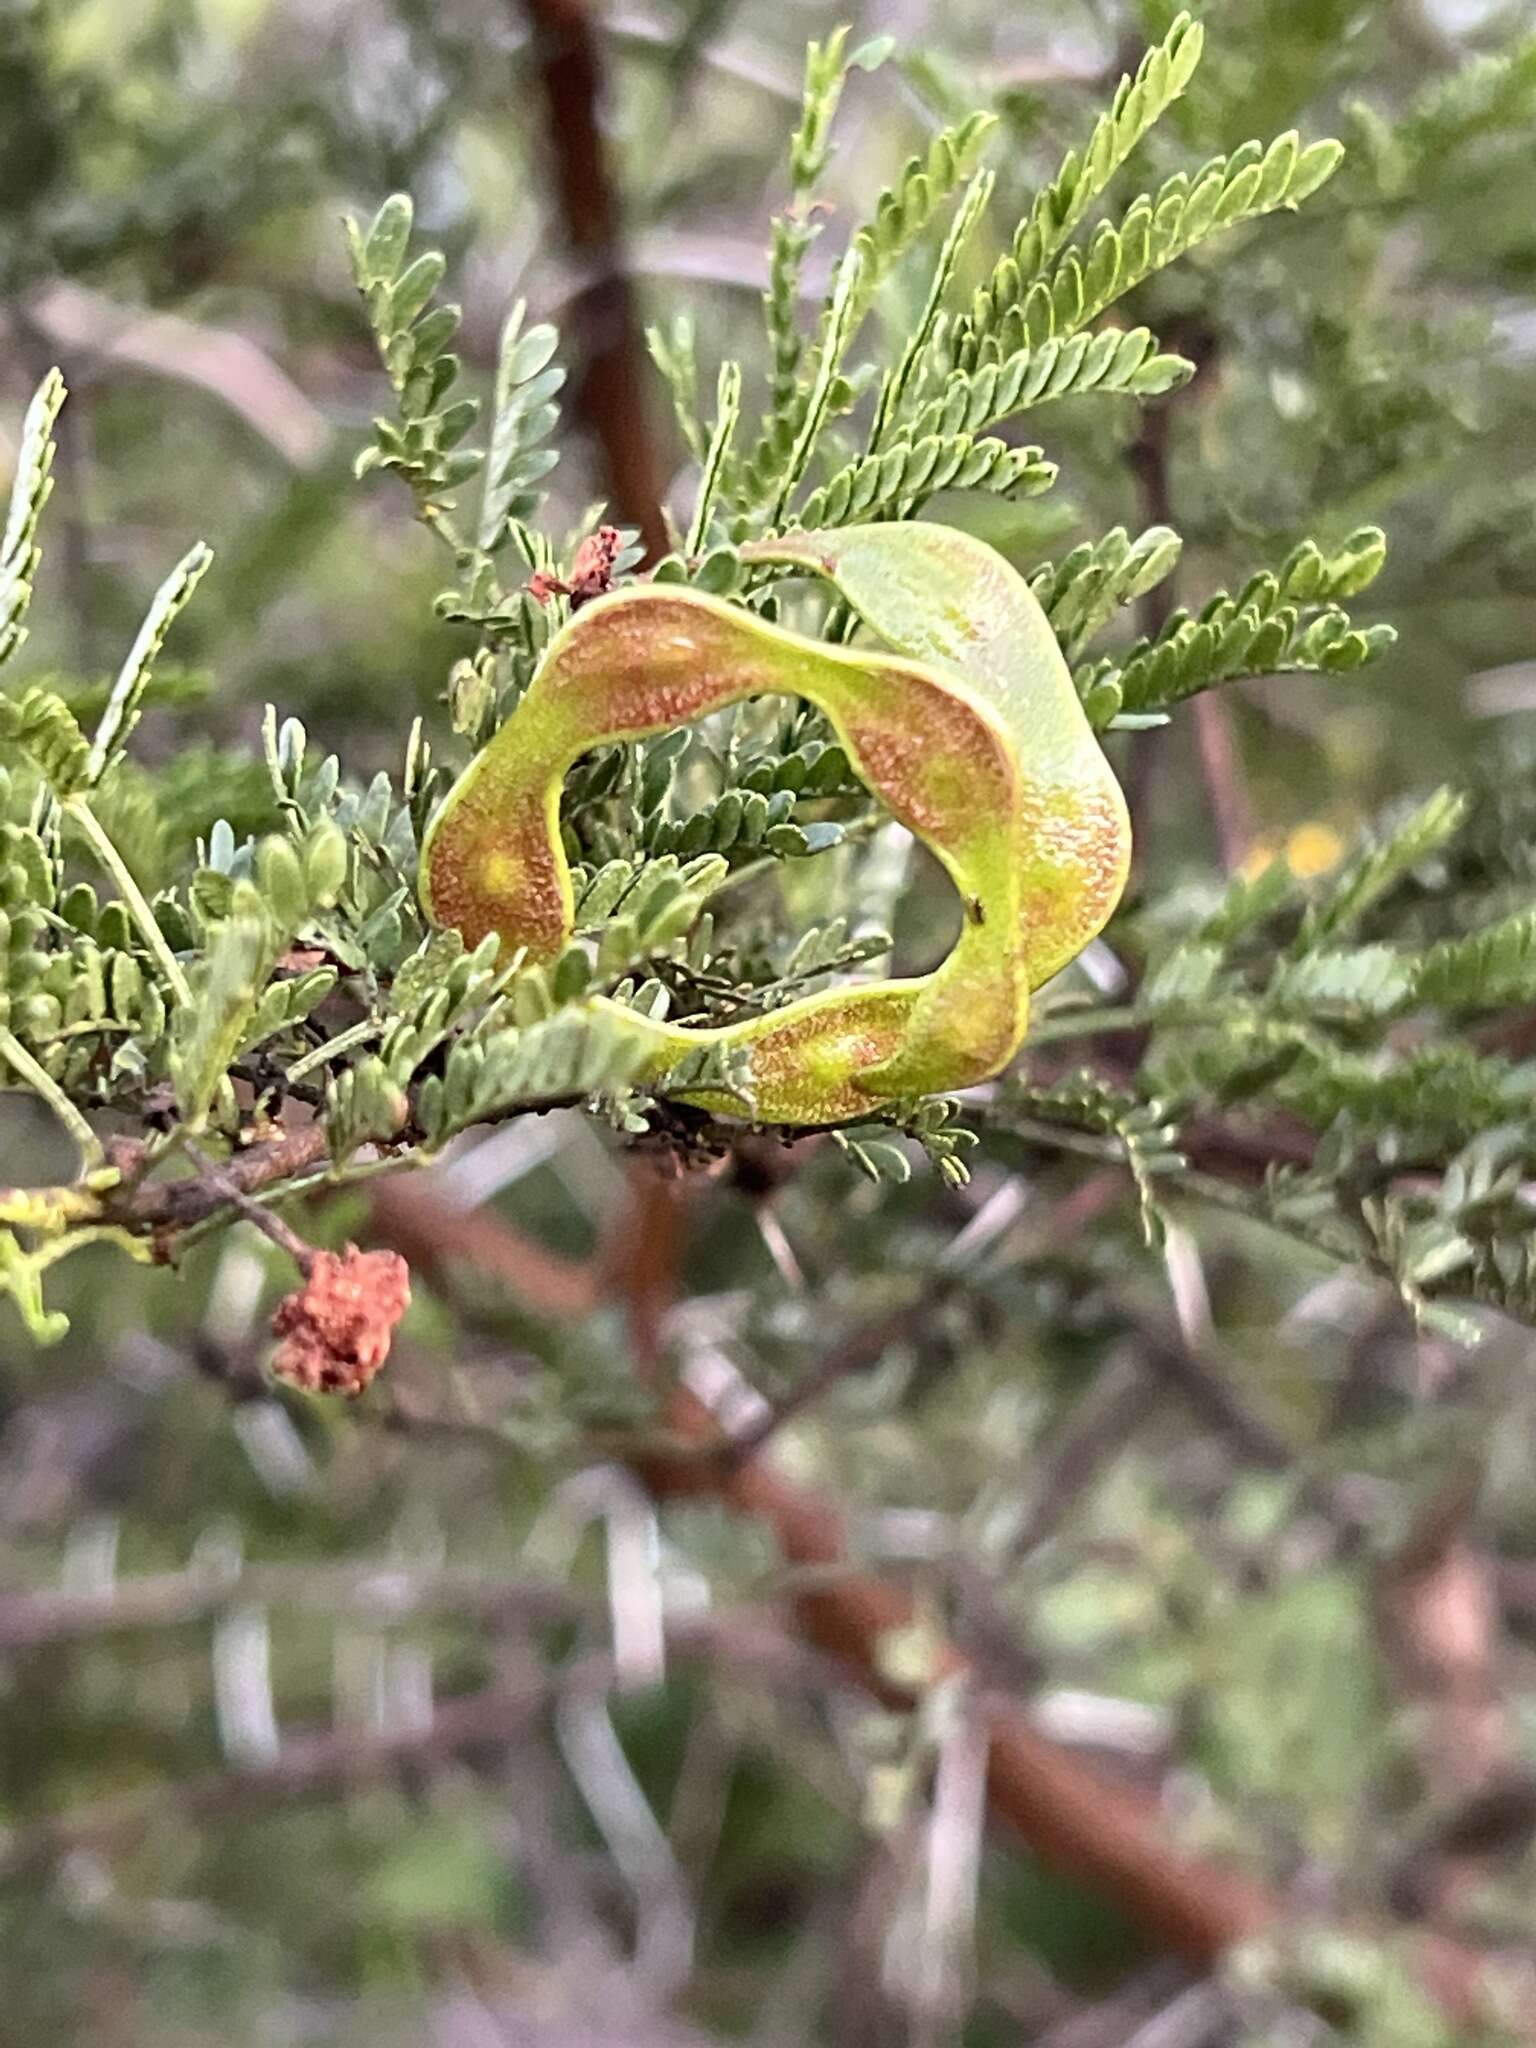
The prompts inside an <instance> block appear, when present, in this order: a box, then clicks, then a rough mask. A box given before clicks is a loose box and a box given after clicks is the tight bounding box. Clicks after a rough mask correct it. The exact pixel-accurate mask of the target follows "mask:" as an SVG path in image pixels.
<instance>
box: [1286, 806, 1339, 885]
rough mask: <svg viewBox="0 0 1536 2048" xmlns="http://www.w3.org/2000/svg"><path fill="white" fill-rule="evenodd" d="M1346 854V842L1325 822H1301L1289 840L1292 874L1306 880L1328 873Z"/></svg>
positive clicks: (1288, 852) (1287, 855)
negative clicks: (1303, 823)
mask: <svg viewBox="0 0 1536 2048" xmlns="http://www.w3.org/2000/svg"><path fill="white" fill-rule="evenodd" d="M1343 853H1344V841H1343V840H1342V839H1341V838H1340V837H1339V835H1338V833H1337V832H1335V831H1334V829H1333V827H1332V826H1331V825H1321V824H1318V823H1317V822H1316V821H1315V820H1314V821H1312V822H1310V823H1308V824H1305V825H1298V826H1297V827H1296V830H1295V831H1294V832H1293V833H1292V834H1291V836H1290V838H1289V839H1287V840H1286V842H1285V858H1286V860H1287V862H1288V863H1289V866H1290V870H1291V873H1292V874H1293V875H1296V876H1298V877H1299V878H1300V879H1301V880H1302V881H1306V880H1307V879H1308V878H1309V877H1310V876H1312V875H1324V874H1326V873H1327V872H1328V870H1329V868H1333V867H1337V866H1338V864H1339V861H1340V859H1341V858H1342V856H1343Z"/></svg>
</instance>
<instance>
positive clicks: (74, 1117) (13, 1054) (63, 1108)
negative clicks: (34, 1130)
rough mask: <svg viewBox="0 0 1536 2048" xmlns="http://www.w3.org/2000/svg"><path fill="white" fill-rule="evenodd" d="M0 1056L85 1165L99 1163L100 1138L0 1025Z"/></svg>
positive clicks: (55, 1084) (59, 1088)
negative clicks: (76, 1148) (36, 1097)
mask: <svg viewBox="0 0 1536 2048" xmlns="http://www.w3.org/2000/svg"><path fill="white" fill-rule="evenodd" d="M0 1060H4V1061H5V1063H6V1065H7V1066H9V1067H10V1068H11V1069H12V1070H13V1071H14V1072H15V1073H17V1074H19V1075H20V1076H21V1078H22V1080H23V1081H25V1082H26V1084H27V1086H28V1087H29V1088H30V1089H32V1091H33V1093H34V1094H36V1095H40V1096H41V1097H42V1099H43V1101H44V1102H46V1103H47V1105H48V1107H49V1108H50V1109H51V1110H52V1111H53V1113H54V1115H55V1116H56V1117H57V1118H58V1120H59V1122H60V1123H61V1124H63V1126H64V1128H65V1129H66V1130H67V1131H68V1132H69V1135H70V1136H71V1137H72V1138H73V1139H74V1141H75V1143H76V1144H77V1145H78V1146H79V1147H80V1150H81V1152H82V1153H83V1154H84V1157H85V1163H86V1165H87V1166H100V1164H101V1162H102V1159H103V1157H104V1156H105V1155H104V1154H103V1152H102V1149H101V1140H100V1139H99V1138H98V1137H97V1135H96V1133H95V1132H94V1131H93V1130H92V1129H91V1127H90V1125H89V1124H88V1123H87V1122H86V1120H85V1118H84V1117H83V1116H82V1115H81V1114H80V1112H79V1110H78V1109H76V1107H75V1105H74V1104H73V1103H72V1102H71V1101H70V1099H69V1097H68V1096H67V1095H66V1094H65V1093H64V1091H63V1089H62V1088H61V1087H60V1086H59V1084H58V1082H57V1081H55V1080H54V1078H53V1076H52V1075H51V1074H50V1073H48V1072H47V1070H46V1069H45V1068H43V1067H40V1066H39V1065H38V1063H37V1061H36V1060H35V1059H33V1057H32V1055H31V1053H29V1052H28V1051H27V1049H26V1047H25V1046H24V1045H23V1044H22V1043H21V1042H20V1040H19V1039H17V1038H15V1037H14V1036H13V1035H12V1034H11V1032H9V1031H7V1030H6V1028H5V1027H4V1025H0Z"/></svg>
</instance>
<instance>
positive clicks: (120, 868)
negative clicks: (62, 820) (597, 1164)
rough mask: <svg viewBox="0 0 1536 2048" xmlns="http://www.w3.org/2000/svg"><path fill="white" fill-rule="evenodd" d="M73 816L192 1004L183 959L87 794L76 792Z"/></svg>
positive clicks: (176, 988)
mask: <svg viewBox="0 0 1536 2048" xmlns="http://www.w3.org/2000/svg"><path fill="white" fill-rule="evenodd" d="M64 808H65V810H66V811H67V812H68V813H69V815H70V817H71V818H72V819H73V820H74V822H75V823H76V824H77V825H78V826H79V827H80V830H81V831H82V832H83V833H84V834H85V836H86V838H87V839H88V840H89V841H90V843H91V850H92V852H93V853H94V854H95V855H96V858H97V859H98V860H99V861H100V862H101V864H102V866H103V867H104V868H105V869H106V870H107V873H108V874H109V875H110V876H111V877H112V879H113V881H114V882H116V884H117V887H118V893H119V894H120V895H121V897H122V899H123V902H124V903H125V904H126V905H127V907H128V911H129V914H130V915H131V916H132V918H133V921H134V923H135V924H136V925H137V926H138V928H139V930H140V932H141V933H142V934H143V938H144V943H145V945H146V946H147V947H148V948H149V950H150V952H151V953H152V954H153V956H154V959H155V963H156V965H157V966H158V967H159V969H160V972H161V973H162V974H163V975H164V976H165V983H166V986H167V988H169V989H170V991H171V993H172V994H173V995H174V996H175V998H176V1000H177V1002H178V1003H181V1004H183V1005H184V1006H186V1007H187V1008H190V1007H191V1003H192V990H191V987H190V986H189V984H188V982H187V977H186V976H185V974H183V973H182V971H181V963H180V962H179V961H178V960H177V958H176V955H175V954H174V953H173V952H172V951H171V949H170V945H169V943H168V942H167V940H166V936H165V933H164V932H163V931H161V929H160V926H159V924H158V923H157V921H156V919H155V913H154V912H153V911H152V910H151V909H150V907H149V904H148V903H147V901H146V900H145V897H144V892H143V890H142V889H141V888H140V887H139V885H138V883H137V882H136V881H135V880H134V879H133V876H132V875H131V874H129V872H128V869H127V866H126V864H125V863H124V861H123V857H122V855H121V854H120V853H119V852H118V850H117V848H116V847H115V846H114V845H113V844H112V841H111V840H110V839H109V838H108V836H107V834H106V832H105V831H104V830H103V828H102V824H101V820H100V819H99V818H98V817H97V816H96V813H95V812H94V811H93V810H92V809H91V807H90V805H89V803H87V802H86V800H85V799H84V798H83V797H78V796H74V797H71V798H70V799H69V801H68V802H67V803H66V804H65V806H64Z"/></svg>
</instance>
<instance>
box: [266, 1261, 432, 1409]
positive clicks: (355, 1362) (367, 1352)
mask: <svg viewBox="0 0 1536 2048" xmlns="http://www.w3.org/2000/svg"><path fill="white" fill-rule="evenodd" d="M410 1300H411V1276H410V1268H409V1267H408V1266H407V1265H406V1263H405V1261H404V1259H402V1258H401V1256H400V1254H399V1253H398V1252H360V1251H359V1250H358V1248H357V1246H356V1245H355V1244H349V1245H348V1246H347V1248H346V1250H345V1251H342V1252H316V1253H315V1257H314V1263H313V1265H312V1266H311V1267H310V1269H309V1274H308V1277H307V1278H306V1280H305V1282H304V1285H303V1286H302V1287H297V1288H295V1289H294V1291H293V1293H292V1294H290V1295H287V1296H285V1297H284V1299H283V1300H282V1301H280V1302H279V1303H278V1305H277V1313H276V1314H275V1315H274V1316H273V1318H272V1333H273V1335H274V1336H276V1337H279V1338H281V1340H282V1341H281V1343H279V1345H278V1347H277V1353H276V1355H275V1357H274V1358H273V1360H272V1370H273V1371H274V1372H275V1373H276V1374H277V1376H278V1377H279V1379H285V1380H288V1381H289V1382H290V1383H291V1384H292V1385H294V1386H296V1387H302V1388H304V1390H305V1392H306V1393H311V1394H346V1395H348V1396H349V1397H350V1396H353V1395H357V1394H360V1393H361V1392H362V1391H363V1389H364V1387H366V1386H367V1384H368V1382H369V1381H370V1380H371V1379H372V1378H373V1376H374V1374H375V1373H376V1372H377V1371H378V1370H379V1367H380V1366H381V1365H383V1363H384V1361H385V1360H386V1359H387V1358H388V1356H389V1345H390V1339H391V1338H392V1337H393V1336H394V1333H395V1325H396V1323H398V1322H399V1320H400V1318H401V1317H402V1316H403V1315H404V1314H405V1311H406V1309H407V1308H408V1307H409V1306H410Z"/></svg>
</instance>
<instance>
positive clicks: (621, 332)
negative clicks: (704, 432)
mask: <svg viewBox="0 0 1536 2048" xmlns="http://www.w3.org/2000/svg"><path fill="white" fill-rule="evenodd" d="M520 4H521V8H522V11H523V13H524V14H525V15H526V16H527V17H528V19H529V21H530V23H531V25H532V28H533V51H532V59H533V68H534V72H535V75H536V78H537V82H538V87H539V92H540V95H541V97H542V99H543V102H544V115H545V123H546V132H547V135H548V141H549V153H550V165H551V174H552V182H553V185H554V192H555V199H556V204H557V210H558V213H559V218H560V224H561V229H562V232H563V235H564V239H565V245H566V249H567V251H568V253H569V254H570V256H571V258H572V259H573V261H574V262H575V264H576V266H577V268H578V270H579V272H580V273H581V277H582V282H581V284H580V285H579V287H578V289H577V291H576V293H575V294H574V296H573V297H572V299H571V300H570V302H569V305H568V308H567V313H566V328H567V339H568V341H569V343H570V345H571V348H572V353H573V355H574V358H575V361H576V366H577V367H576V392H575V396H576V407H577V411H578V414H579V416H580V418H581V419H582V421H583V423H584V424H585V425H586V427H587V429H588V430H589V432H590V433H591V434H592V436H593V439H594V440H595V441H596V443H597V445H598V448H599V450H600V451H601V455H602V461H603V466H604V469H605V471H606V475H607V486H608V492H609V497H610V506H609V509H610V511H611V512H612V513H613V515H614V516H615V517H616V518H618V519H621V520H627V521H629V522H630V523H631V524H633V525H635V526H638V527H639V529H640V534H641V538H642V539H643V541H644V543H645V551H646V553H647V554H648V555H649V556H651V557H652V559H653V560H654V559H655V558H656V557H657V556H660V555H664V554H665V553H666V552H667V546H668V537H667V529H666V522H665V520H664V518H663V517H662V510H661V507H662V499H663V496H664V494H665V488H666V485H665V472H664V470H663V467H662V463H661V460H660V456H659V453H658V449H657V444H656V439H655V432H654V428H653V425H652V421H651V416H650V408H649V403H648V397H647V393H648V389H649V384H650V374H649V358H648V357H647V355H646V350H645V341H644V336H643V333H642V330H641V320H640V311H639V306H638V304H637V301H636V295H635V288H634V284H633V281H632V279H631V277H630V273H629V268H628V261H627V254H626V249H625V241H624V223H623V213H622V207H621V203H620V199H619V193H618V188H617V185H616V183H615V180H614V177H613V172H612V168H611V166H610V163H609V157H608V146H607V143H606V141H605V139H604V136H603V131H602V106H603V101H604V97H605V86H606V81H605V78H604V68H603V59H602V54H601V51H600V49H599V47H598V39H597V33H596V31H595V29H594V27H593V24H592V21H591V19H590V17H589V15H588V12H587V9H586V7H585V5H584V4H583V0H520Z"/></svg>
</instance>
